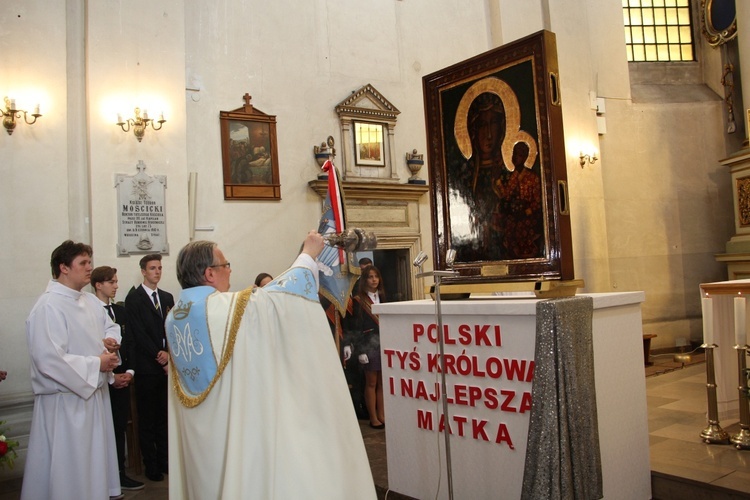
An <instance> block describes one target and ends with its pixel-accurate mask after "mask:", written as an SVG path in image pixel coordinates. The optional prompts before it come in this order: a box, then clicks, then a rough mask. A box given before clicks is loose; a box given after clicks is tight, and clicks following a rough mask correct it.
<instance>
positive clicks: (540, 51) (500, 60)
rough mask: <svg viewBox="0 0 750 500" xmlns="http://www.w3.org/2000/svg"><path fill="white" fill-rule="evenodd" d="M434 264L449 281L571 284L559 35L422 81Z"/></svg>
mask: <svg viewBox="0 0 750 500" xmlns="http://www.w3.org/2000/svg"><path fill="white" fill-rule="evenodd" d="M422 83H423V90H424V100H425V119H426V126H427V137H428V149H427V153H428V162H429V175H430V187H431V189H430V195H431V202H432V232H433V250H434V258H435V269H439V270H445V269H446V268H447V265H446V252H447V251H448V250H449V249H452V250H455V251H456V257H455V261H454V267H453V268H454V270H456V271H458V272H459V276H457V277H451V278H445V279H444V282H446V283H494V282H504V281H505V282H509V281H532V280H547V279H561V280H572V279H573V278H574V271H573V252H572V239H571V234H570V213H569V207H568V199H567V172H566V157H565V146H564V137H563V126H562V109H561V97H560V91H559V77H558V66H557V49H556V42H555V35H554V33H551V32H549V31H540V32H538V33H536V34H533V35H530V36H528V37H525V38H523V39H520V40H518V41H515V42H513V43H510V44H507V45H504V46H502V47H499V48H497V49H493V50H490V51H488V52H485V53H483V54H480V55H478V56H475V57H473V58H471V59H468V60H466V61H463V62H460V63H457V64H455V65H453V66H450V67H448V68H446V69H443V70H440V71H437V72H435V73H432V74H430V75H427V76H425V77H424V78H423V80H422Z"/></svg>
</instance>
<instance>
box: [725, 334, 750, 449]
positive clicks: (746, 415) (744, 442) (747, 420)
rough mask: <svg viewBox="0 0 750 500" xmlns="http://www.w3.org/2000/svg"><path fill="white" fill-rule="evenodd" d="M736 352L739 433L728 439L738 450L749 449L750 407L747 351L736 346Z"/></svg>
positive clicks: (744, 347)
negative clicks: (749, 399)
mask: <svg viewBox="0 0 750 500" xmlns="http://www.w3.org/2000/svg"><path fill="white" fill-rule="evenodd" d="M734 348H735V349H736V350H737V367H738V368H739V386H738V387H737V389H738V390H739V393H740V397H739V401H738V402H739V405H740V432H738V433H737V434H734V435H733V436H732V438H731V439H730V441H731V443H732V444H733V445H734V446H735V448H737V449H738V450H747V449H750V407H748V386H747V373H746V371H747V349H748V346H746V345H744V346H741V345H736V346H734Z"/></svg>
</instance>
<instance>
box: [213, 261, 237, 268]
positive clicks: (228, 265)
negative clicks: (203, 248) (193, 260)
mask: <svg viewBox="0 0 750 500" xmlns="http://www.w3.org/2000/svg"><path fill="white" fill-rule="evenodd" d="M208 267H226V268H227V269H229V268H231V267H232V265H231V264H230V263H229V262H227V263H225V264H214V265H213V266H208Z"/></svg>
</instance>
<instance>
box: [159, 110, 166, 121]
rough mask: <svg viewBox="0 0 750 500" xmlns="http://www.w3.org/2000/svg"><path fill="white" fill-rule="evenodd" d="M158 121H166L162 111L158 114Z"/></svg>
mask: <svg viewBox="0 0 750 500" xmlns="http://www.w3.org/2000/svg"><path fill="white" fill-rule="evenodd" d="M159 121H160V122H163V121H166V120H165V119H164V111H162V112H161V113H159Z"/></svg>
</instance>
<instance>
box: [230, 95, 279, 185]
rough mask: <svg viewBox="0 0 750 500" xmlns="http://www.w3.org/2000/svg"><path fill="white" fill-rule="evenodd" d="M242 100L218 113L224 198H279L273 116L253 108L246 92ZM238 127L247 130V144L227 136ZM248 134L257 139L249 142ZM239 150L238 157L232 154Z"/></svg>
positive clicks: (277, 156) (277, 161) (277, 162)
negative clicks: (231, 108) (242, 104)
mask: <svg viewBox="0 0 750 500" xmlns="http://www.w3.org/2000/svg"><path fill="white" fill-rule="evenodd" d="M243 99H244V101H245V105H244V106H242V107H241V108H237V109H235V110H232V111H220V112H219V121H220V124H221V156H222V170H223V172H224V199H225V200H281V183H280V181H279V155H278V145H277V142H276V117H275V116H273V115H268V114H266V113H264V112H262V111H261V110H259V109H258V108H255V107H253V105H252V104H250V99H251V97H250V95H249V94H245V95H244V97H243ZM242 128H244V129H246V131H247V138H248V140H247V146H242V145H241V144H240V143H241V142H243V141H236V143H235V141H234V140H233V139H232V137H231V133H232V131H233V130H236V129H242ZM252 136H260V139H259V140H258V139H257V137H256V140H255V141H253V140H252ZM261 148H262V149H261ZM233 151H234V153H233ZM240 152H242V154H240V157H239V158H237V157H233V156H235V155H236V154H239V153H240ZM243 155H244V157H243ZM254 163H255V164H254Z"/></svg>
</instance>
